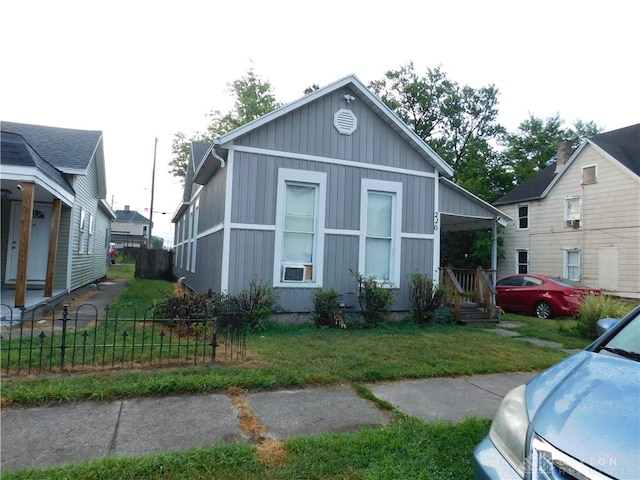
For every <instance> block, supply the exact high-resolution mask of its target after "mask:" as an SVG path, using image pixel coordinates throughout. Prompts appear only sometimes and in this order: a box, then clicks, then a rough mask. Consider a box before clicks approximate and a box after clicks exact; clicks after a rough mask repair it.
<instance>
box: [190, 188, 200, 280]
mask: <svg viewBox="0 0 640 480" xmlns="http://www.w3.org/2000/svg"><path fill="white" fill-rule="evenodd" d="M199 218H200V199H197V200H196V206H195V211H194V214H193V225H192V230H191V243H192V244H193V247H192V250H191V273H196V252H197V247H198V220H199Z"/></svg>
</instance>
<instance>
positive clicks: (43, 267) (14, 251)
mask: <svg viewBox="0 0 640 480" xmlns="http://www.w3.org/2000/svg"><path fill="white" fill-rule="evenodd" d="M21 208H22V205H21V204H20V202H14V203H13V205H12V208H11V229H10V232H9V245H8V248H9V251H8V252H7V283H15V281H16V278H17V273H18V250H19V249H18V245H19V244H20V212H21ZM51 210H52V206H51V205H50V204H43V203H36V204H34V206H33V219H32V225H31V241H30V242H29V263H28V265H27V282H36V283H39V282H44V281H45V279H46V276H47V259H48V255H49V239H50V238H51Z"/></svg>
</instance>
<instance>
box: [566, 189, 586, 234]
mask: <svg viewBox="0 0 640 480" xmlns="http://www.w3.org/2000/svg"><path fill="white" fill-rule="evenodd" d="M570 200H578V218H569V201H570ZM575 220H577V221H578V225H580V226H581V225H582V197H581V196H579V195H569V196H566V197H564V226H565V228H569V227H571V225H570V224H569V222H571V221H575Z"/></svg>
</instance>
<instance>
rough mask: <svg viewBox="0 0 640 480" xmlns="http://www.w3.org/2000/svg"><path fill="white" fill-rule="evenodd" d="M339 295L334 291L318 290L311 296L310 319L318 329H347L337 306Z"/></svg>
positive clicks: (332, 289) (331, 289) (340, 310)
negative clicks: (312, 308) (311, 308)
mask: <svg viewBox="0 0 640 480" xmlns="http://www.w3.org/2000/svg"><path fill="white" fill-rule="evenodd" d="M339 300H340V294H339V293H338V292H337V291H336V290H335V289H334V288H330V289H328V290H322V289H320V290H319V291H317V292H316V293H315V294H314V295H313V306H314V311H313V312H312V313H311V318H312V319H313V321H314V322H315V324H316V326H317V327H319V328H347V326H346V325H345V323H344V319H343V318H342V309H341V308H340V305H339Z"/></svg>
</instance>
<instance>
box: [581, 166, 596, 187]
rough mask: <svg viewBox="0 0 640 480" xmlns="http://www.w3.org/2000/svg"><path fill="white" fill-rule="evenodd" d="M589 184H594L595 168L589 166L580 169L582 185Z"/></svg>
mask: <svg viewBox="0 0 640 480" xmlns="http://www.w3.org/2000/svg"><path fill="white" fill-rule="evenodd" d="M590 183H596V166H595V165H590V166H588V167H583V168H582V184H583V185H588V184H590Z"/></svg>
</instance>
